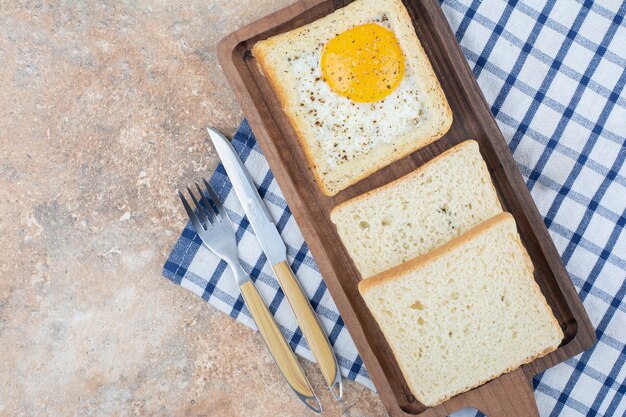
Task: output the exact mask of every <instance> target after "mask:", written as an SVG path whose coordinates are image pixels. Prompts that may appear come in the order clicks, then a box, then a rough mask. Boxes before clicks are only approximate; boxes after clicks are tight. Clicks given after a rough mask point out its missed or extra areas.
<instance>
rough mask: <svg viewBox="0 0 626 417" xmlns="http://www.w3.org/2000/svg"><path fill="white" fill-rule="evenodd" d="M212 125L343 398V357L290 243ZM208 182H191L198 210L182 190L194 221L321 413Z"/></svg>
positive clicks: (270, 344) (305, 329)
mask: <svg viewBox="0 0 626 417" xmlns="http://www.w3.org/2000/svg"><path fill="white" fill-rule="evenodd" d="M207 130H208V132H209V136H210V137H211V140H212V141H213V145H214V146H215V149H216V151H217V153H218V155H219V157H220V160H221V162H222V165H223V166H224V169H225V171H226V173H227V175H228V177H229V179H230V181H231V183H232V186H233V189H234V190H235V194H236V195H237V198H238V199H239V201H240V203H241V206H242V207H243V210H244V212H245V214H246V217H247V218H248V221H249V222H250V225H251V226H252V229H253V230H254V233H255V235H256V237H257V239H258V241H259V244H260V246H261V248H262V249H263V252H264V253H265V256H266V257H267V260H268V262H270V265H271V266H272V269H273V271H274V274H275V276H276V278H277V280H278V283H279V284H280V286H281V288H282V290H283V292H284V294H285V297H286V298H287V301H288V302H289V305H290V307H291V309H292V311H293V313H294V316H295V318H296V321H297V323H298V326H299V327H300V330H301V331H302V334H303V335H304V338H305V339H306V341H307V344H308V346H309V348H310V349H311V352H312V353H313V356H314V357H315V359H316V360H317V363H318V364H319V366H320V370H321V372H322V375H323V377H324V380H325V381H326V384H327V385H328V387H329V389H330V391H331V393H332V394H333V396H334V397H335V399H336V400H338V401H340V400H341V399H342V396H343V388H342V381H341V373H340V371H339V365H338V363H337V359H336V358H335V354H334V351H333V349H332V347H331V345H330V342H329V340H328V337H327V336H326V334H325V332H324V330H323V329H322V326H321V324H320V322H319V320H318V318H317V315H316V314H315V312H314V311H313V308H312V307H311V304H310V302H309V298H308V297H307V296H306V294H305V293H304V291H303V290H302V287H301V286H300V284H299V282H298V280H297V278H296V276H295V275H294V273H293V271H292V270H291V268H290V266H289V264H288V262H287V248H286V246H285V243H284V242H283V240H282V238H281V237H280V234H279V233H278V230H277V229H276V225H275V224H274V222H273V221H272V218H271V217H270V215H269V212H268V211H267V208H266V207H265V204H264V203H263V200H262V199H261V196H260V195H259V193H258V191H257V189H256V187H255V185H254V183H253V182H252V179H251V178H250V175H249V174H248V171H247V170H246V168H245V166H244V165H243V162H242V161H241V159H240V158H239V156H238V155H237V153H236V151H235V149H234V148H233V146H232V145H231V143H230V141H229V140H228V139H226V138H225V137H224V136H223V135H222V134H221V133H219V132H217V131H216V130H213V129H211V128H208V129H207ZM203 184H204V187H205V189H206V193H205V192H203V189H202V187H201V186H200V185H199V184H198V183H195V188H196V190H197V193H198V197H196V195H195V194H194V191H193V190H192V189H191V188H189V187H188V188H187V191H188V193H189V196H190V197H191V200H192V201H193V204H194V206H195V210H196V212H197V214H196V212H194V209H193V208H192V206H191V205H190V204H189V202H188V201H187V199H186V198H185V196H184V195H183V194H182V193H181V192H180V191H179V192H178V194H179V197H180V199H181V201H182V203H183V206H184V207H185V210H186V212H187V214H188V216H189V219H190V220H191V223H192V225H193V227H194V228H195V230H196V232H197V234H198V236H199V237H200V239H201V240H202V242H203V244H204V245H205V246H206V247H207V248H209V249H210V250H211V251H212V252H213V253H215V254H216V255H217V256H219V257H220V258H221V259H223V260H224V261H225V262H226V263H227V264H228V266H229V267H230V269H231V270H232V272H233V275H234V277H235V280H236V282H237V285H238V286H239V289H240V291H241V295H242V297H243V299H244V301H245V303H246V306H247V307H248V310H249V311H250V314H251V315H252V318H253V320H254V322H255V324H256V326H257V328H258V329H259V333H260V334H261V337H262V339H263V341H264V342H265V345H266V346H267V349H268V350H269V352H270V354H271V355H272V357H273V359H274V362H275V363H276V365H277V366H278V368H279V370H280V372H281V373H282V375H283V377H284V378H285V380H286V381H287V383H288V384H289V386H290V387H291V389H293V391H294V392H295V394H296V395H297V396H298V397H299V398H300V399H301V400H302V401H303V402H304V403H305V404H306V405H307V406H308V407H309V408H310V409H312V410H313V411H315V412H318V413H319V412H321V410H322V407H321V405H320V403H319V400H318V398H317V396H316V394H315V392H314V391H313V388H312V387H311V384H310V382H309V380H308V379H307V377H306V375H305V373H304V371H303V370H302V367H301V366H300V364H299V363H298V360H297V358H296V356H295V354H294V353H293V351H292V350H291V348H290V347H289V344H288V343H287V341H286V340H285V337H284V336H283V334H282V333H281V331H280V329H279V327H278V324H277V323H276V321H275V320H274V317H273V316H272V314H271V312H270V311H269V309H268V308H267V306H266V304H265V302H264V301H263V299H262V298H261V295H260V294H259V292H258V290H257V288H256V287H255V285H254V283H253V281H252V279H251V278H250V276H249V275H248V274H246V272H245V271H244V270H243V268H242V266H241V263H240V262H239V257H238V254H237V246H236V240H235V231H234V229H233V227H232V225H231V223H230V218H229V217H228V214H227V213H226V209H224V207H223V205H222V203H221V202H220V200H219V198H218V197H217V195H216V194H215V192H214V191H213V189H212V188H211V186H210V185H209V183H208V182H207V181H206V180H205V179H203ZM206 194H208V198H210V201H211V202H212V203H213V205H211V202H210V201H209V199H208V198H207V195H206Z"/></svg>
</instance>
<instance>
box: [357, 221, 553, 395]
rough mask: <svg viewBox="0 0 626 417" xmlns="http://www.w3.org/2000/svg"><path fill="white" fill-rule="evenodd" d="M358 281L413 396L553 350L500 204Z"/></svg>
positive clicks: (453, 389)
mask: <svg viewBox="0 0 626 417" xmlns="http://www.w3.org/2000/svg"><path fill="white" fill-rule="evenodd" d="M359 291H360V293H361V295H362V296H363V298H364V299H365V302H366V304H367V306H368V307H369V309H370V311H371V312H372V314H373V315H374V317H375V319H376V321H377V322H378V325H379V326H380V328H381V330H382V332H383V333H384V335H385V338H386V339H387V342H388V343H389V345H390V346H391V349H392V350H393V352H394V355H395V357H396V359H397V361H398V365H399V366H400V369H401V371H402V374H403V375H404V378H405V379H406V382H407V384H408V386H409V388H410V389H411V392H412V393H413V395H415V397H416V398H417V399H418V400H419V401H420V402H422V403H423V404H425V405H427V406H434V405H436V404H439V403H441V402H443V401H445V400H446V399H448V398H450V397H452V396H454V395H456V394H459V393H461V392H464V391H467V390H469V389H471V388H474V387H476V386H478V385H481V384H483V383H484V382H487V381H489V380H491V379H493V378H495V377H497V376H498V375H500V374H502V373H505V372H508V371H511V370H513V369H516V368H517V367H519V366H520V365H522V364H525V363H528V362H531V361H532V360H534V359H535V358H537V357H540V356H543V355H545V354H547V353H548V352H551V351H553V350H555V349H556V348H557V347H558V346H559V344H560V343H561V340H562V339H563V332H562V331H561V328H560V327H559V324H558V323H557V321H556V319H555V318H554V316H553V314H552V311H551V309H550V307H549V306H548V305H547V303H546V300H545V298H544V296H543V294H542V293H541V291H540V289H539V286H538V285H537V283H536V282H535V280H534V279H533V265H532V263H531V260H530V258H529V257H528V254H527V253H526V250H525V248H524V247H523V246H522V243H521V242H520V238H519V235H518V233H517V230H516V227H515V221H514V220H513V217H512V216H511V215H510V214H508V213H501V214H498V215H497V216H495V217H493V218H491V219H489V220H487V221H486V222H484V223H482V224H480V225H479V226H476V227H475V228H473V229H471V230H470V231H468V232H466V233H465V234H463V235H461V236H459V237H457V238H455V239H454V240H452V241H450V242H449V243H447V244H446V245H444V246H441V247H439V248H437V249H435V250H433V251H432V252H430V253H428V254H426V255H424V256H422V257H418V258H415V259H412V260H411V261H409V262H406V263H404V264H402V265H399V266H398V267H396V268H393V269H391V270H388V271H385V272H383V273H381V274H379V275H377V276H375V277H372V278H370V279H367V280H364V281H361V282H360V283H359Z"/></svg>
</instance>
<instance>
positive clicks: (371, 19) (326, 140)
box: [252, 0, 452, 196]
mask: <svg viewBox="0 0 626 417" xmlns="http://www.w3.org/2000/svg"><path fill="white" fill-rule="evenodd" d="M367 23H376V24H379V25H382V26H385V27H387V29H389V30H391V31H392V32H393V33H394V34H395V35H396V38H397V40H398V43H399V45H400V48H401V50H402V52H403V54H404V56H405V71H404V76H403V79H402V81H401V83H400V85H399V86H398V87H397V88H396V89H395V90H394V91H393V92H392V93H391V94H390V95H388V96H387V97H385V98H384V99H382V100H379V101H375V102H371V103H359V102H354V101H351V100H350V99H348V98H346V97H343V96H340V95H338V94H336V93H335V92H333V91H332V90H331V89H330V87H329V86H328V84H327V83H326V82H325V80H324V78H323V74H322V73H321V69H320V58H321V54H322V51H323V47H324V45H326V43H327V42H328V41H329V40H331V39H332V38H333V37H335V36H336V35H337V34H341V33H343V32H345V31H347V30H349V29H352V28H354V27H355V26H359V25H363V24H367ZM252 55H253V56H254V58H255V59H256V61H257V63H258V65H259V68H260V70H261V72H262V73H263V74H264V75H265V77H266V78H267V79H268V81H269V83H270V85H271V86H272V89H273V90H274V92H275V93H276V95H277V98H278V100H279V101H280V103H281V106H282V107H283V109H284V112H285V114H286V115H287V117H288V118H289V120H290V122H291V125H292V126H293V128H294V130H295V132H296V134H297V136H298V139H299V142H300V144H301V146H302V148H303V150H304V152H305V154H306V157H307V159H308V162H309V165H310V167H311V168H312V170H313V176H314V178H315V181H316V182H317V184H318V186H319V187H320V189H321V191H322V192H323V193H324V194H326V195H329V196H331V195H335V194H336V193H338V192H339V191H341V190H342V189H344V188H346V187H348V186H350V185H352V184H354V183H356V182H357V181H359V180H360V179H362V178H365V177H367V176H368V175H370V174H371V173H373V172H375V171H377V170H379V169H380V168H382V167H384V166H386V165H388V164H390V163H392V162H393V161H396V160H398V159H400V158H402V157H404V156H406V155H408V154H410V153H412V152H414V151H415V150H417V149H419V148H421V147H423V146H425V145H427V144H429V143H430V142H432V141H434V140H436V139H438V138H440V137H441V136H443V135H444V134H445V133H446V132H447V131H448V129H449V128H450V125H451V124H452V111H451V110H450V106H449V105H448V102H447V100H446V97H445V95H444V93H443V90H442V89H441V86H440V84H439V81H438V80H437V77H436V75H435V73H434V71H433V69H432V67H431V64H430V62H429V60H428V57H427V55H426V53H425V52H424V49H423V48H422V46H421V44H420V42H419V40H418V38H417V35H416V34H415V30H414V28H413V24H412V22H411V18H410V17H409V15H408V12H407V10H406V8H405V7H404V5H403V4H402V1H401V0H357V1H355V2H353V3H351V4H349V5H347V6H346V7H343V8H341V9H338V10H336V11H335V12H333V13H331V14H329V15H327V16H325V17H323V18H321V19H319V20H316V21H314V22H312V23H310V24H307V25H305V26H302V27H300V28H297V29H294V30H291V31H289V32H285V33H282V34H280V35H276V36H273V37H271V38H268V39H266V40H263V41H259V42H257V43H256V44H255V45H254V46H253V48H252Z"/></svg>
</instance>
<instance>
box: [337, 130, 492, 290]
mask: <svg viewBox="0 0 626 417" xmlns="http://www.w3.org/2000/svg"><path fill="white" fill-rule="evenodd" d="M500 212H502V207H501V206H500V202H499V200H498V196H497V194H496V190H495V188H494V186H493V183H492V182H491V178H490V176H489V171H488V170H487V166H486V165H485V162H484V160H483V158H482V156H481V155H480V151H479V149H478V143H477V142H476V141H474V140H468V141H465V142H462V143H460V144H458V145H456V146H455V147H453V148H451V149H449V150H448V151H446V152H444V153H442V154H441V155H439V156H438V157H436V158H434V159H432V160H431V161H429V162H427V163H426V164H424V165H422V166H421V167H420V168H418V169H417V170H416V171H413V172H412V173H410V174H408V175H406V176H404V177H402V178H400V179H398V180H396V181H393V182H391V183H389V184H387V185H385V186H383V187H380V188H377V189H375V190H373V191H370V192H368V193H366V194H363V195H361V196H358V197H355V198H353V199H351V200H348V201H346V202H344V203H343V204H341V205H339V206H337V207H335V208H334V209H333V210H332V211H331V214H330V218H331V220H332V222H333V223H335V224H336V225H337V232H338V234H339V236H340V238H341V241H342V242H343V244H344V246H345V247H346V249H347V250H348V253H349V254H350V257H351V258H352V260H353V261H354V263H355V265H356V267H357V269H358V270H359V272H360V273H361V276H362V277H363V278H367V277H369V276H371V275H374V274H377V273H379V272H382V271H384V270H386V269H389V268H392V267H394V266H396V265H399V264H401V263H402V262H404V261H407V260H409V259H412V258H414V257H416V256H419V255H422V254H424V253H426V252H428V251H429V250H431V249H434V248H436V247H437V246H440V245H442V244H444V243H446V242H447V241H449V240H451V239H452V238H454V237H456V236H458V235H460V234H461V233H463V232H465V231H467V230H468V229H470V228H471V227H473V226H476V225H477V224H479V223H480V222H482V221H484V220H487V219H489V218H490V217H492V216H494V215H496V214H498V213H500Z"/></svg>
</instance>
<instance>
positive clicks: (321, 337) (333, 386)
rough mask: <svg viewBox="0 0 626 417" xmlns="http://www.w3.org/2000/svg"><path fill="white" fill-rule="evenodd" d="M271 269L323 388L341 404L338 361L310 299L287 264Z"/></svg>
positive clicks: (341, 393)
mask: <svg viewBox="0 0 626 417" xmlns="http://www.w3.org/2000/svg"><path fill="white" fill-rule="evenodd" d="M273 268H274V273H275V274H276V278H278V282H279V283H280V286H281V288H282V289H283V292H284V293H285V296H286V297H287V301H289V305H290V306H291V309H292V310H293V314H294V315H295V316H296V321H297V322H298V326H300V330H301V331H302V334H303V335H304V338H305V339H306V342H307V344H308V345H309V348H310V349H311V353H313V356H314V357H315V359H316V360H317V363H318V364H319V366H320V370H321V371H322V375H323V376H324V379H325V380H326V384H327V385H328V387H329V388H330V391H331V393H332V394H333V396H334V397H335V398H336V399H337V400H341V397H342V395H343V388H342V384H341V373H340V372H339V366H338V364H337V359H336V358H335V353H334V351H333V348H332V347H331V346H330V342H329V340H328V337H327V336H326V333H324V330H323V329H322V325H321V324H320V322H319V320H318V318H317V315H316V314H315V311H313V307H311V303H310V301H309V298H308V297H307V296H306V295H305V293H304V291H303V290H302V287H301V286H300V284H299V283H298V279H297V278H296V276H295V275H294V273H293V271H292V270H291V268H290V267H289V264H288V263H287V261H282V262H279V263H277V264H276V265H274V266H273Z"/></svg>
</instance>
